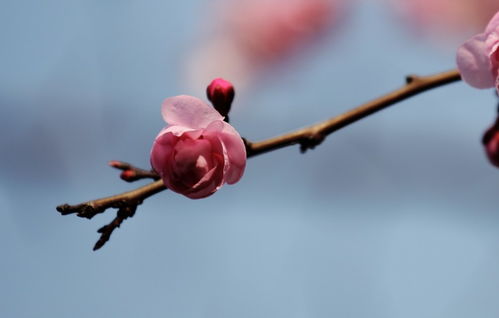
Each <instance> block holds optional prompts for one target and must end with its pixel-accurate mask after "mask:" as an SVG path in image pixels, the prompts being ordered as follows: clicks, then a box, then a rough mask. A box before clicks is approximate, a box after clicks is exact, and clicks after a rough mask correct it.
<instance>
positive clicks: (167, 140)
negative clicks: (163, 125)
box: [151, 133, 178, 174]
mask: <svg viewBox="0 0 499 318" xmlns="http://www.w3.org/2000/svg"><path fill="white" fill-rule="evenodd" d="M177 140H178V138H177V137H175V136H174V135H173V134H171V133H163V134H161V133H160V135H158V137H156V140H154V143H153V146H152V149H151V166H152V167H153V169H154V170H156V171H157V172H158V173H159V174H163V171H164V170H165V163H166V161H167V160H166V158H168V157H170V156H171V155H172V153H173V148H174V146H175V144H176V142H177Z"/></svg>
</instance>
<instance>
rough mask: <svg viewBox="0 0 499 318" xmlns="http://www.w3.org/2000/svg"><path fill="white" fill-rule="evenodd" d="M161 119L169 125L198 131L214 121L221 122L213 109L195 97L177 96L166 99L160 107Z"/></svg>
mask: <svg viewBox="0 0 499 318" xmlns="http://www.w3.org/2000/svg"><path fill="white" fill-rule="evenodd" d="M161 113H162V115H163V119H164V120H165V121H166V122H167V123H168V124H170V125H179V126H185V127H188V128H193V129H199V128H205V127H207V126H208V125H209V124H210V123H211V122H213V121H215V120H223V117H222V115H220V114H219V113H218V112H217V111H216V110H215V109H214V108H213V107H211V106H210V105H208V104H206V103H205V102H203V101H202V100H200V99H199V98H196V97H192V96H187V95H179V96H175V97H170V98H167V99H165V100H164V101H163V104H162V105H161Z"/></svg>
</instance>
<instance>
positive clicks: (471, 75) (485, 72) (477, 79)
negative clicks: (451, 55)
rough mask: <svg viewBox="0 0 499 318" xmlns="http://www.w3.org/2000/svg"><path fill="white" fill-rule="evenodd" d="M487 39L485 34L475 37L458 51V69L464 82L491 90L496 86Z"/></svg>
mask: <svg viewBox="0 0 499 318" xmlns="http://www.w3.org/2000/svg"><path fill="white" fill-rule="evenodd" d="M485 38H486V36H485V34H483V33H482V34H478V35H475V36H474V37H472V38H471V39H469V40H468V41H466V43H464V44H463V45H462V46H461V47H460V48H459V49H458V51H457V57H456V62H457V67H458V68H459V72H460V73H461V76H462V77H463V80H464V81H465V82H466V83H468V84H470V85H471V86H473V87H476V88H490V87H494V84H495V78H494V76H493V75H492V65H491V62H490V58H489V56H488V55H487V54H486V44H485Z"/></svg>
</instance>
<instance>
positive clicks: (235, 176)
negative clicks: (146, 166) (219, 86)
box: [151, 95, 246, 199]
mask: <svg viewBox="0 0 499 318" xmlns="http://www.w3.org/2000/svg"><path fill="white" fill-rule="evenodd" d="M161 113H162V115H163V118H164V120H165V121H166V122H167V123H168V126H167V127H165V128H164V129H163V130H162V131H161V132H160V133H159V134H158V136H157V137H156V140H155V141H154V144H153V146H152V150H151V165H152V167H153V168H154V170H156V171H157V172H158V173H159V175H160V176H161V178H162V179H163V182H164V183H165V186H166V187H167V188H168V189H170V190H172V191H175V192H177V193H180V194H183V195H185V196H187V197H189V198H191V199H200V198H205V197H207V196H209V195H211V194H213V193H214V192H215V191H217V190H218V189H219V188H220V187H221V186H222V185H223V184H224V183H228V184H233V183H236V182H237V181H239V179H241V177H242V175H243V173H244V168H245V166H246V148H245V146H244V143H243V140H242V139H241V136H240V135H239V133H238V132H237V131H236V130H235V129H234V128H233V127H232V126H231V125H229V124H228V123H226V122H224V121H223V119H224V118H223V117H222V115H220V114H219V113H218V112H217V111H216V110H215V109H214V108H213V107H211V106H210V105H208V104H206V103H205V102H203V101H202V100H200V99H198V98H195V97H192V96H186V95H181V96H175V97H170V98H167V99H165V101H164V102H163V104H162V108H161Z"/></svg>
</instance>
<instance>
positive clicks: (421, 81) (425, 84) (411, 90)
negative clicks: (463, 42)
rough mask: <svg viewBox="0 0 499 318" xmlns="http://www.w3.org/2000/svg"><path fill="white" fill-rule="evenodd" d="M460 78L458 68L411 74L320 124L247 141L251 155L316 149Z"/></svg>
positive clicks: (249, 154)
mask: <svg viewBox="0 0 499 318" xmlns="http://www.w3.org/2000/svg"><path fill="white" fill-rule="evenodd" d="M460 79H461V76H460V75H459V72H458V71H457V70H452V71H448V72H444V73H439V74H435V75H431V76H421V77H420V76H416V75H410V76H407V77H406V85H404V86H403V87H401V88H399V89H397V90H395V91H393V92H391V93H388V94H386V95H384V96H382V97H380V98H377V99H375V100H372V101H370V102H367V103H366V104H364V105H361V106H359V107H357V108H354V109H352V110H350V111H347V112H346V113H344V114H342V115H339V116H336V117H333V118H331V119H328V120H326V121H323V122H320V123H318V124H315V125H312V126H309V127H306V128H303V129H300V130H296V131H294V132H291V133H288V134H285V135H282V136H278V137H274V138H271V139H267V140H264V141H259V142H248V141H246V151H247V153H248V157H253V156H256V155H259V154H262V153H265V152H269V151H272V150H276V149H279V148H283V147H286V146H291V145H295V144H300V146H301V150H302V152H304V151H306V150H307V149H313V148H314V147H315V146H317V145H318V144H320V143H321V142H322V141H323V140H324V139H325V138H326V136H328V135H329V134H331V133H333V132H335V131H337V130H339V129H341V128H343V127H346V126H348V125H350V124H352V123H354V122H356V121H358V120H360V119H362V118H365V117H367V116H369V115H371V114H373V113H376V112H378V111H380V110H382V109H385V108H387V107H388V106H391V105H393V104H396V103H398V102H400V101H403V100H405V99H408V98H409V97H412V96H414V95H417V94H419V93H422V92H425V91H427V90H430V89H432V88H436V87H439V86H443V85H446V84H450V83H453V82H457V81H459V80H460Z"/></svg>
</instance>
